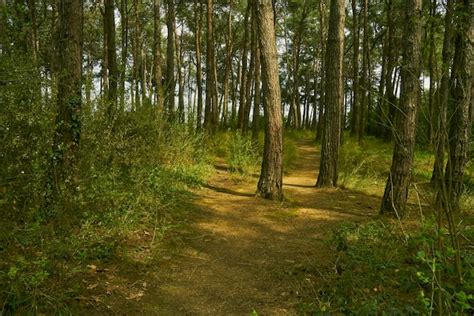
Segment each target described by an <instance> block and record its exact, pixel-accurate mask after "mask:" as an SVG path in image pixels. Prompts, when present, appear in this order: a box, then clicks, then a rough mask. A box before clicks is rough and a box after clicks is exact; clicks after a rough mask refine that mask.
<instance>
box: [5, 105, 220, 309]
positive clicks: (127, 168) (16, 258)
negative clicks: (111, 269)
mask: <svg viewBox="0 0 474 316" xmlns="http://www.w3.org/2000/svg"><path fill="white" fill-rule="evenodd" d="M145 116H147V115H145V114H138V113H125V114H124V116H123V117H119V118H118V121H117V123H116V124H117V126H116V128H115V131H114V133H110V132H108V128H107V126H105V125H104V124H103V122H102V121H101V120H100V119H97V118H88V117H87V116H86V117H85V120H84V124H85V129H84V134H83V137H82V140H81V147H80V153H79V161H78V175H77V180H76V181H77V187H76V188H75V191H74V192H70V193H69V192H65V194H64V196H62V197H61V199H58V200H57V201H56V203H55V204H53V205H52V206H51V207H50V208H51V211H50V214H52V215H53V216H52V217H51V218H50V219H49V221H47V222H45V221H42V220H34V218H39V217H38V215H37V214H38V210H37V209H36V210H33V211H31V212H32V215H31V216H30V217H18V218H16V219H14V220H12V219H11V218H9V217H3V218H2V219H0V224H1V225H2V227H10V228H11V229H10V230H0V271H1V272H0V289H1V290H0V310H3V311H4V313H6V314H9V313H13V314H14V313H19V314H28V313H45V314H51V313H62V314H68V313H69V312H68V310H69V308H70V307H71V306H72V305H73V304H71V303H74V302H76V300H74V298H75V297H77V296H80V293H82V292H87V289H85V285H84V284H82V283H81V282H80V281H78V280H81V276H82V275H83V274H84V273H90V271H88V270H90V269H89V268H88V266H98V267H106V266H107V265H108V264H112V263H113V262H121V261H127V260H129V258H130V257H131V253H132V252H134V251H136V249H138V248H143V249H145V248H147V249H149V250H150V253H158V252H159V245H160V243H159V241H160V240H161V238H163V237H164V236H165V235H166V234H167V232H168V231H169V230H172V229H175V228H176V227H177V226H179V223H180V221H181V217H182V214H183V213H184V212H186V211H187V209H188V208H187V206H186V205H187V201H189V200H190V198H192V193H191V192H190V189H191V188H194V187H198V186H200V185H201V183H203V182H204V181H205V178H206V177H207V175H208V174H209V172H210V170H211V167H210V165H209V159H208V154H207V145H206V143H205V139H204V137H203V135H201V134H196V133H194V132H190V131H188V130H187V129H186V128H183V127H179V126H174V125H167V123H166V122H162V121H160V120H159V119H150V118H149V116H147V117H145ZM104 131H105V132H104ZM9 189H12V190H14V188H9ZM36 193H39V192H32V195H34V194H36ZM12 201H13V202H12ZM12 201H8V203H7V204H6V205H5V207H6V208H8V209H9V212H13V211H14V208H15V207H17V208H20V207H22V205H30V203H19V202H20V201H18V200H12ZM10 202H12V203H10ZM35 214H36V215H35ZM39 219H40V218H39ZM145 232H146V233H145ZM151 256H153V255H151Z"/></svg>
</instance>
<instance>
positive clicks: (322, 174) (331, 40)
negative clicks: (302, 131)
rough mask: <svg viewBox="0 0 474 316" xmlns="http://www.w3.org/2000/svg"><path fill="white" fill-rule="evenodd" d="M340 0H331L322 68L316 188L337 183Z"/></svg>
mask: <svg viewBox="0 0 474 316" xmlns="http://www.w3.org/2000/svg"><path fill="white" fill-rule="evenodd" d="M344 18H345V12H344V0H331V7H330V13H329V29H328V41H327V47H326V70H325V78H326V80H325V87H326V91H325V106H326V109H325V115H324V133H323V139H322V145H321V147H322V151H321V164H320V168H319V175H318V180H317V182H316V186H317V187H320V188H321V187H331V186H336V185H337V177H338V159H339V147H340V141H341V113H342V106H343V102H344V95H343V81H342V79H343V78H342V76H343V55H344Z"/></svg>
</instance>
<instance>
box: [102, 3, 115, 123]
mask: <svg viewBox="0 0 474 316" xmlns="http://www.w3.org/2000/svg"><path fill="white" fill-rule="evenodd" d="M104 6H105V10H104V31H105V34H104V37H105V39H106V41H107V44H106V47H107V71H108V91H107V103H108V104H107V117H108V119H109V121H111V120H113V117H114V114H115V111H116V110H117V84H118V76H119V73H118V68H117V53H116V46H115V5H114V0H105V3H104ZM104 70H105V69H104Z"/></svg>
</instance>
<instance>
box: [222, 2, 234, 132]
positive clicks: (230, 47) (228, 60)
mask: <svg viewBox="0 0 474 316" xmlns="http://www.w3.org/2000/svg"><path fill="white" fill-rule="evenodd" d="M226 36H227V38H226V58H225V73H224V96H223V103H222V126H223V127H224V128H225V127H227V125H228V123H229V122H228V112H229V110H228V108H229V77H230V74H231V73H232V54H233V43H232V0H230V1H229V14H228V15H227V34H226Z"/></svg>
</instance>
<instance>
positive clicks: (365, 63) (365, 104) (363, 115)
mask: <svg viewBox="0 0 474 316" xmlns="http://www.w3.org/2000/svg"><path fill="white" fill-rule="evenodd" d="M368 11H369V4H368V0H364V17H363V19H364V20H363V21H364V38H363V40H362V52H363V56H362V78H361V86H362V89H361V94H362V95H361V100H360V101H361V102H360V105H359V124H360V125H359V138H358V141H359V145H361V144H362V142H363V141H364V136H365V129H366V127H367V113H368V109H369V91H370V85H369V78H368V72H369V53H370V52H369V26H368Z"/></svg>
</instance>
